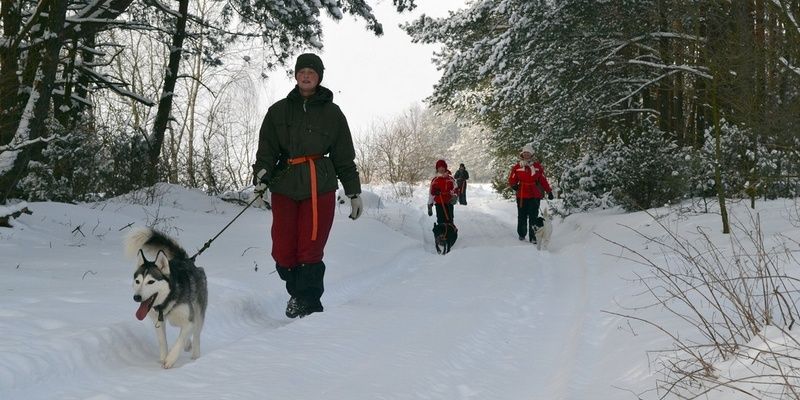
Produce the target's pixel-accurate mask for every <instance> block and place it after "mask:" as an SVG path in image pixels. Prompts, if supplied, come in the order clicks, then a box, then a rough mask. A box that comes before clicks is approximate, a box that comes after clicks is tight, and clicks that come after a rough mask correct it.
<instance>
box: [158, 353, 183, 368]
mask: <svg viewBox="0 0 800 400" xmlns="http://www.w3.org/2000/svg"><path fill="white" fill-rule="evenodd" d="M179 355H180V353H179V352H177V351H170V352H169V354H168V355H167V358H166V359H165V360H164V362H163V363H162V364H161V367H162V368H164V369H170V368H172V366H173V365H175V361H178V356H179Z"/></svg>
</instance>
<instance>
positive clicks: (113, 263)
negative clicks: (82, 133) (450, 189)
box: [0, 185, 800, 400]
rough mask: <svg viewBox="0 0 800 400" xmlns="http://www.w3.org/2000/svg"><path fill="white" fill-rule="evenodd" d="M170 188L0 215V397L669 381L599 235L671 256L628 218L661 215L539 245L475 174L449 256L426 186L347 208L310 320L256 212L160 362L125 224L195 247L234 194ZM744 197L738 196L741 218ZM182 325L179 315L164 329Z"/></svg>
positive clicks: (561, 225) (349, 392) (525, 395)
mask: <svg viewBox="0 0 800 400" xmlns="http://www.w3.org/2000/svg"><path fill="white" fill-rule="evenodd" d="M158 191H159V193H158V196H156V197H157V198H158V199H159V200H158V202H157V203H156V204H153V205H137V204H136V201H132V199H131V198H129V199H127V200H123V199H116V200H114V201H108V202H103V203H95V204H79V205H70V204H62V203H28V204H27V206H28V208H29V209H30V210H31V211H33V214H32V215H23V216H21V217H20V218H19V219H17V220H14V221H12V224H13V225H14V228H11V229H8V228H0V399H9V400H10V399H20V400H22V399H26V400H33V399H92V400H104V399H137V400H139V399H143V398H146V399H282V400H289V399H315V400H316V399H348V400H356V399H364V400H376V399H481V400H485V399H596V400H604V399H614V400H617V399H635V398H637V397H636V396H635V395H634V394H633V393H641V392H645V391H646V390H648V389H651V388H653V387H654V385H655V379H656V378H657V375H656V372H655V371H654V370H653V369H652V368H651V366H650V364H649V360H650V358H649V357H651V356H652V355H651V354H648V351H651V350H660V349H665V348H669V347H670V344H671V341H670V340H669V339H668V338H667V337H666V336H665V335H663V334H662V333H660V332H658V331H657V330H655V329H653V328H652V327H649V326H647V325H645V324H641V323H639V324H637V323H635V321H628V320H626V319H624V318H621V317H618V316H615V315H613V314H610V313H605V312H603V311H611V312H620V313H631V312H632V311H631V310H629V309H627V307H631V306H635V305H639V304H642V303H645V302H647V301H648V299H647V298H646V297H644V298H643V296H641V295H640V294H641V293H642V287H641V286H640V285H639V284H638V283H637V281H636V280H635V279H633V278H634V277H635V275H634V274H635V273H640V274H641V273H645V272H646V270H645V269H644V268H643V267H642V266H640V265H637V264H635V263H634V262H632V261H629V260H628V259H627V257H623V251H622V250H621V249H620V248H619V247H618V246H616V245H614V244H612V243H610V242H609V241H607V240H604V239H603V238H604V237H605V238H610V239H613V240H614V241H616V242H619V243H622V244H625V245H627V246H630V247H632V248H635V249H638V250H640V251H642V252H643V253H644V254H647V255H652V256H653V257H659V256H661V255H662V253H663V250H662V249H660V248H658V247H657V246H654V245H653V244H652V243H651V242H650V241H649V240H647V239H645V238H643V237H641V236H639V235H638V234H636V233H635V232H633V231H631V230H630V229H629V227H630V228H634V229H637V230H640V231H642V232H645V233H648V234H651V235H659V234H663V231H662V230H663V228H661V227H660V226H659V225H658V224H656V223H654V220H653V218H652V217H651V216H650V215H648V214H646V213H632V214H625V213H622V212H620V211H618V210H606V211H600V212H593V213H587V214H577V215H573V216H571V217H569V218H567V219H565V220H556V221H555V231H554V232H555V233H554V235H553V240H552V244H551V247H550V249H549V250H547V251H537V250H536V248H535V247H534V246H533V245H531V244H529V243H524V242H519V241H518V240H517V237H516V236H517V235H516V231H515V224H516V222H515V219H516V210H515V208H514V207H515V205H514V203H512V202H509V201H507V200H503V199H501V198H499V197H497V196H496V195H495V194H494V193H492V192H491V190H490V188H489V187H488V185H471V186H470V188H469V194H468V200H469V205H468V206H456V212H455V214H456V215H455V219H456V223H457V225H458V226H459V240H458V242H457V243H456V245H455V247H454V250H453V251H452V252H451V253H450V254H448V255H446V256H440V255H437V254H435V252H434V251H433V244H432V236H431V235H432V234H431V232H430V228H431V226H432V223H433V220H434V219H433V218H431V217H428V216H427V215H426V213H425V206H424V203H425V200H424V198H423V194H422V193H421V191H420V190H418V191H417V192H418V193H417V195H416V197H415V198H414V199H413V200H410V201H401V202H398V201H396V200H394V199H392V198H391V196H386V195H385V194H386V193H388V189H387V188H382V187H377V188H372V191H373V192H375V193H377V194H378V195H382V196H383V197H382V203H383V206H384V207H383V208H374V207H373V208H370V209H368V210H367V211H366V214H365V215H364V216H363V217H362V218H361V219H359V220H358V221H355V222H353V221H351V220H349V219H348V218H347V215H348V213H349V205H348V204H344V205H341V206H340V209H339V211H338V213H337V216H336V220H335V222H334V228H333V232H332V233H331V238H330V240H329V242H328V245H327V248H326V255H325V263H326V265H327V271H326V277H325V287H326V292H325V294H324V296H323V299H322V300H323V303H324V305H325V312H324V313H320V314H313V315H311V316H309V317H307V318H302V319H297V320H290V319H288V318H286V317H285V316H284V308H285V304H286V300H287V295H286V293H285V291H284V289H283V284H282V282H281V281H280V279H279V278H278V276H277V274H275V273H274V263H273V261H272V259H271V257H270V256H269V249H270V238H269V227H270V224H271V218H272V216H271V214H270V212H269V211H265V210H259V209H248V210H247V211H246V212H245V213H244V215H243V216H242V218H240V219H239V220H238V221H236V222H235V223H234V224H233V225H232V227H231V228H229V229H228V230H227V231H226V232H225V233H223V234H222V236H220V237H219V239H217V240H216V241H215V242H214V243H213V244H212V245H211V248H210V249H209V250H207V251H206V252H205V253H203V254H202V255H201V256H200V257H199V258H198V264H199V265H200V266H202V267H204V268H205V271H206V273H207V275H208V282H209V292H210V299H209V309H208V313H207V316H206V324H205V328H204V330H203V335H202V338H203V341H202V356H201V357H200V358H199V359H197V360H191V359H190V357H189V354H188V353H184V354H183V355H182V356H181V358H180V359H179V360H178V362H177V364H176V366H175V368H173V369H171V370H164V369H162V368H161V367H160V365H159V362H158V347H157V342H156V337H155V332H154V329H153V327H152V323H151V322H150V320H149V319H146V320H144V321H138V320H136V318H135V317H134V313H135V311H136V308H137V304H136V303H134V301H133V300H132V291H131V283H132V272H133V261H132V260H127V259H125V258H124V257H123V255H122V239H123V237H124V236H125V234H126V233H127V232H129V230H130V229H131V228H132V227H134V226H144V225H155V227H156V228H159V229H161V230H162V231H164V232H166V233H168V234H170V235H173V236H174V237H176V238H177V240H178V241H179V242H180V243H181V244H182V245H183V246H184V248H186V249H187V251H188V252H189V253H190V254H194V253H195V251H196V250H197V249H199V248H200V247H201V246H202V244H203V243H204V242H205V241H207V240H208V239H209V238H211V237H212V236H214V235H215V234H216V233H217V232H218V231H219V229H221V228H222V227H223V226H224V225H225V224H227V223H228V222H229V221H230V219H231V218H232V217H233V216H234V215H235V214H236V213H238V212H239V211H240V210H241V206H236V205H233V204H230V203H226V202H223V201H221V200H219V199H217V198H213V197H208V196H205V195H204V194H202V193H200V192H197V191H192V190H187V189H183V188H180V187H176V186H169V185H163V186H159V189H158ZM135 197H136V199H134V200H142V198H143V197H144V196H142V195H140V196H135ZM796 209H797V208H796V205H795V204H794V203H793V202H791V201H784V200H778V201H772V202H759V203H758V205H757V210H756V211H757V212H759V213H761V220H762V224H763V228H764V230H765V234H766V235H768V236H769V237H772V235H775V234H783V235H786V237H790V238H793V239H794V240H798V239H800V228H797V227H795V226H793V225H792V223H793V222H796V221H797V219H796V218H793V217H792V215H790V212H791V210H796ZM670 211H672V210H669V209H660V210H651V212H655V213H660V214H661V215H666V216H665V217H664V218H662V219H660V221H661V222H663V223H664V224H665V225H666V226H667V227H669V229H671V230H674V231H675V232H680V233H681V234H685V235H688V236H689V237H691V235H697V228H698V227H706V228H707V231H708V232H710V233H711V234H712V237H713V238H715V240H717V241H718V242H719V244H720V246H723V247H724V246H725V245H726V244H727V245H728V246H730V242H729V241H728V239H727V238H725V237H723V235H719V234H718V232H719V231H720V228H719V227H720V222H719V216H718V215H715V214H696V213H695V214H685V213H684V214H680V215H677V214H668V213H669V212H670ZM747 212H748V211H747V209H746V207H745V204H738V205H733V206H732V213H733V215H734V216H735V218H734V219H736V216H738V217H739V218H740V219H741V220H743V221H744V220H747V219H748V218H749V217H748V214H747ZM641 312H642V313H643V314H644V315H642V316H643V317H646V318H655V319H658V320H659V321H661V322H663V323H664V324H665V326H667V327H670V324H671V323H672V319H670V318H673V319H674V317H670V316H669V315H664V316H663V317H661V316H659V315H658V314H657V313H658V310H644V311H641ZM637 315H639V314H637ZM176 333H177V329H176V328H172V327H168V328H167V335H168V339H169V340H170V341H171V340H174V338H175V336H176ZM649 395H650V396H651V397H656V393H654V392H650V393H649ZM647 396H648V393H646V394H645V395H643V397H645V398H647Z"/></svg>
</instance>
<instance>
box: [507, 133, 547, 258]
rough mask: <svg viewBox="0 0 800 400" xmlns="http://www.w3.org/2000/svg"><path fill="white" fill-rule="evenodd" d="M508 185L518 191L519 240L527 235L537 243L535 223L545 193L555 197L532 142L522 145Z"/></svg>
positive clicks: (509, 176) (532, 241)
mask: <svg viewBox="0 0 800 400" xmlns="http://www.w3.org/2000/svg"><path fill="white" fill-rule="evenodd" d="M508 186H510V187H511V188H512V189H514V192H515V193H516V198H517V233H518V234H519V240H525V236H526V235H527V236H528V238H529V240H530V241H531V243H536V236H535V235H534V234H533V223H534V221H536V218H537V217H538V216H539V204H540V202H541V200H542V198H543V197H544V196H545V194H547V198H548V199H550V200H552V199H553V189H551V188H550V183H549V182H547V178H546V177H545V176H544V169H543V168H542V165H541V164H540V163H539V162H538V161H535V160H534V159H533V146H531V145H530V144H526V145H525V146H523V147H522V150H521V151H520V153H519V161H518V162H517V163H516V164H514V166H513V167H511V173H509V175H508Z"/></svg>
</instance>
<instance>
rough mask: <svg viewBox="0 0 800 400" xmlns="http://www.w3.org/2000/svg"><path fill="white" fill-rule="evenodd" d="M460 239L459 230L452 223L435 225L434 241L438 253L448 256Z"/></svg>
mask: <svg viewBox="0 0 800 400" xmlns="http://www.w3.org/2000/svg"><path fill="white" fill-rule="evenodd" d="M456 239H458V228H456V226H455V224H452V223H448V222H445V223H441V224H437V223H434V224H433V240H434V243H435V245H436V252H437V253H439V254H447V253H449V252H450V249H451V248H452V247H453V245H454V244H455V243H456Z"/></svg>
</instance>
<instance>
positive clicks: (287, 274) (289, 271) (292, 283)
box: [275, 264, 299, 318]
mask: <svg viewBox="0 0 800 400" xmlns="http://www.w3.org/2000/svg"><path fill="white" fill-rule="evenodd" d="M275 270H277V271H278V276H280V277H281V279H282V280H283V281H284V282H286V292H287V293H289V296H290V298H289V302H287V303H286V316H287V317H289V318H296V317H297V310H298V307H299V306H298V304H297V297H296V296H297V289H296V288H295V287H296V286H297V267H294V268H285V267H281V266H280V265H278V264H275Z"/></svg>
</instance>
